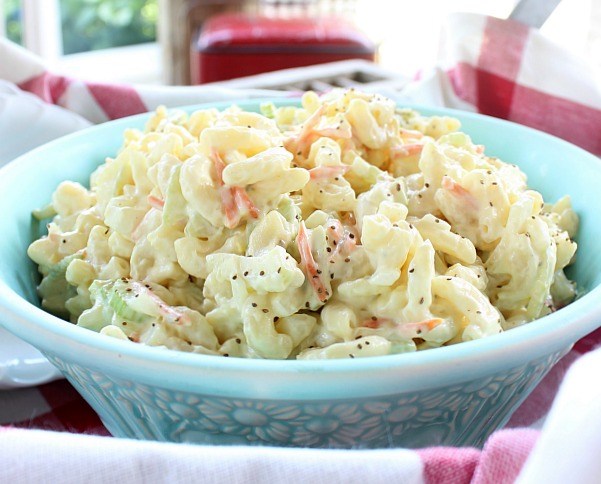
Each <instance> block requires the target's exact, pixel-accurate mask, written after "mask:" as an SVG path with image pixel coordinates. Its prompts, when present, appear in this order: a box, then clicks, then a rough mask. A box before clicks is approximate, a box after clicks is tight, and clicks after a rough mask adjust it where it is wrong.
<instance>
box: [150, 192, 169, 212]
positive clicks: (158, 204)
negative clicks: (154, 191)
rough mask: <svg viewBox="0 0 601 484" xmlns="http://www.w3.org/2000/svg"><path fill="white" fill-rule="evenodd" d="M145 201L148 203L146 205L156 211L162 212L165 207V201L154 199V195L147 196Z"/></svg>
mask: <svg viewBox="0 0 601 484" xmlns="http://www.w3.org/2000/svg"><path fill="white" fill-rule="evenodd" d="M146 201H147V202H148V205H150V206H151V207H154V208H156V209H158V210H162V209H163V207H164V206H165V200H161V199H160V198H158V197H155V196H154V195H148V198H147V199H146Z"/></svg>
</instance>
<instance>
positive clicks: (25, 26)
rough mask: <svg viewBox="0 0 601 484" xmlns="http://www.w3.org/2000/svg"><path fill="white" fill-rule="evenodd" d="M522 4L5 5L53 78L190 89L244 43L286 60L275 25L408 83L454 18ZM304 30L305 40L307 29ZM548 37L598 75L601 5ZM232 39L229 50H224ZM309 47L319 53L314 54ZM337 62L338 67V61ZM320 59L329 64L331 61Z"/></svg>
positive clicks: (192, 0)
mask: <svg viewBox="0 0 601 484" xmlns="http://www.w3.org/2000/svg"><path fill="white" fill-rule="evenodd" d="M549 1H551V0H549ZM517 3H518V2H517V0H495V1H492V0H491V1H481V0H421V1H419V2H417V1H406V0H397V1H394V2H393V1H389V0H330V1H325V0H314V1H311V0H288V1H285V0H249V1H243V0H221V1H209V0H0V36H6V37H8V38H9V39H11V40H13V41H14V42H17V43H19V44H21V45H23V46H25V47H26V48H28V49H29V50H31V51H33V52H34V53H36V54H37V55H39V56H41V57H42V58H44V59H45V60H46V61H47V62H48V63H49V65H50V66H51V68H52V69H54V70H55V71H57V72H60V73H63V74H66V75H72V76H76V77H79V78H84V79H90V80H94V81H98V82H100V81H111V82H133V83H147V84H191V83H200V82H207V81H210V80H220V79H219V78H203V75H202V74H199V63H200V64H202V62H206V61H207V59H208V58H209V57H211V56H212V57H211V59H212V62H219V61H220V62H226V61H224V58H219V57H215V55H216V54H217V55H219V54H222V53H224V52H225V51H224V50H223V49H225V48H230V50H231V47H232V44H231V42H232V39H234V41H233V42H234V43H236V42H238V44H237V45H235V48H236V49H238V51H240V50H241V49H246V48H255V51H253V52H254V53H257V54H260V55H263V56H264V55H265V53H267V50H266V49H269V48H271V49H272V50H273V49H277V47H276V45H275V44H279V45H280V47H279V48H280V51H277V52H270V53H271V54H279V55H280V57H286V55H289V54H290V51H289V47H286V46H289V45H291V44H290V42H292V41H293V40H294V39H291V38H289V37H293V36H294V35H296V34H298V32H296V34H295V33H294V29H288V31H284V32H282V31H281V30H279V31H274V28H275V27H274V24H273V19H276V20H278V21H289V19H290V18H296V19H298V18H305V19H315V18H320V19H324V18H325V19H326V20H327V19H329V20H327V22H329V24H328V23H327V22H326V23H325V24H323V23H322V24H320V25H319V26H318V27H316V26H315V25H312V28H313V33H312V35H313V38H312V39H308V40H307V39H306V38H305V40H304V41H305V48H307V49H312V48H313V49H315V48H317V49H318V50H319V52H320V53H321V54H324V52H325V50H324V44H325V43H327V42H328V41H331V42H332V46H331V47H332V49H334V50H336V52H334V50H332V49H330V50H329V51H327V52H325V53H326V54H328V55H330V54H337V55H338V57H339V58H343V57H345V56H346V57H363V58H369V57H370V56H371V57H373V58H374V59H375V60H376V61H377V63H378V64H379V65H381V66H382V67H383V68H385V69H387V70H389V71H391V72H393V73H395V74H398V75H399V76H404V77H407V78H411V77H413V76H414V75H415V74H416V72H418V71H419V70H420V69H422V68H425V67H428V66H430V65H432V64H434V63H435V62H436V55H437V51H438V46H439V40H440V30H441V26H442V24H443V22H444V19H445V18H446V17H447V16H448V15H449V14H450V13H452V12H455V11H463V12H474V13H481V14H487V15H492V16H496V17H500V18H507V17H508V16H509V15H510V14H511V13H512V11H513V10H514V8H515V7H516V4H517ZM228 13H229V14H232V13H233V14H243V15H246V16H248V15H252V16H260V17H261V18H267V19H270V20H269V22H271V23H268V24H262V25H261V26H260V29H259V30H261V29H262V30H261V31H260V32H259V33H257V26H256V25H255V26H254V30H253V28H250V30H249V29H247V30H246V31H245V32H240V28H239V25H240V24H239V17H234V20H233V22H234V25H233V27H232V22H231V21H230V23H229V24H228V23H227V21H225V20H224V21H222V22H221V23H218V22H215V18H216V17H217V18H219V17H223V16H224V14H228ZM335 19H344V20H345V22H347V21H348V25H349V26H351V27H348V26H347V27H346V28H342V27H341V24H340V22H339V21H338V20H335ZM226 20H227V19H226ZM230 20H231V19H230ZM211 22H213V23H211ZM236 22H238V23H236ZM345 25H346V24H345ZM297 28H298V29H305V31H306V25H305V26H302V25H301V26H298V25H297ZM232 29H233V30H232ZM324 29H325V30H328V29H333V30H334V31H336V32H335V33H336V35H337V36H338V37H336V38H335V39H334V38H331V37H328V36H327V35H325V37H324ZM276 30H277V29H276ZM541 31H542V32H543V33H545V34H546V35H547V37H549V38H551V39H552V40H555V41H556V42H558V43H561V44H562V45H564V46H565V47H567V48H568V49H569V50H571V51H572V52H574V53H575V54H577V55H579V56H582V57H583V58H585V59H586V60H587V62H588V63H590V64H591V65H592V66H593V67H594V68H595V69H598V70H601V0H563V1H562V2H560V4H559V6H558V7H557V8H556V9H555V11H554V12H553V14H552V15H551V16H550V17H549V18H548V19H547V20H546V21H545V22H544V24H543V25H542V27H541ZM256 35H259V36H262V35H263V36H266V42H267V45H266V44H261V45H260V46H259V47H260V48H259V47H257V45H254V44H253V43H256V42H257V38H256ZM305 35H306V34H305ZM228 36H229V37H228ZM270 36H271V37H270ZM227 38H229V39H230V44H228V45H229V47H228V46H227V45H225V44H224V39H225V42H226V43H227ZM236 39H237V40H236ZM311 40H313V41H315V42H316V43H318V44H320V45H319V46H318V47H316V45H315V44H311V42H310V41H311ZM259 43H260V42H259ZM250 44H252V45H250ZM309 44H311V45H309ZM501 47H502V46H501ZM220 49H221V50H220ZM228 52H229V51H228ZM341 55H342V57H340V56H341ZM335 57H336V56H334V57H332V58H331V60H339V59H338V58H335ZM322 58H323V59H324V60H329V58H327V56H326V57H322ZM228 62H229V61H228ZM284 67H288V66H284ZM205 72H206V71H205ZM240 72H242V73H243V74H244V71H240ZM228 75H229V74H228V73H221V74H219V76H222V77H223V76H228ZM219 76H218V77H219Z"/></svg>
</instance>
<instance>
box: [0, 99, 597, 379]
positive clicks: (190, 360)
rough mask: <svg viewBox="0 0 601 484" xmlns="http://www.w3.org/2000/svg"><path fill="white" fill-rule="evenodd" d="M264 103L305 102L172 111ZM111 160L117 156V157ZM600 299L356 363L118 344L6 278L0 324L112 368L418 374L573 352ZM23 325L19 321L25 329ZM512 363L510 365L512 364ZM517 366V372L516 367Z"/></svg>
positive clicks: (588, 297)
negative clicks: (143, 365)
mask: <svg viewBox="0 0 601 484" xmlns="http://www.w3.org/2000/svg"><path fill="white" fill-rule="evenodd" d="M393 100H394V101H395V102H396V104H397V106H398V107H400V108H410V109H415V110H417V111H418V112H420V113H422V114H425V115H443V116H453V117H457V118H459V119H460V120H463V119H469V120H471V121H476V122H480V121H482V122H486V123H492V124H498V123H500V124H501V125H502V126H507V127H510V128H512V129H519V130H520V131H525V132H526V133H528V134H529V135H532V136H535V137H539V138H541V139H542V140H547V141H548V142H552V143H559V144H560V145H562V146H564V147H565V148H567V149H570V150H573V151H574V152H575V153H577V154H579V155H580V156H585V157H588V158H590V160H591V162H593V163H601V160H599V159H598V158H597V157H596V156H594V155H593V154H591V153H589V152H588V151H586V150H584V149H582V148H580V147H578V146H576V145H574V144H572V143H570V142H568V141H565V140H563V139H561V138H558V137H556V136H554V135H551V134H548V133H545V132H542V131H539V130H537V129H534V128H530V127H527V126H523V125H520V124H518V123H514V122H511V121H507V120H504V119H500V118H495V117H493V116H488V115H483V114H479V113H475V112H470V111H462V110H459V109H453V108H446V107H436V106H425V105H420V104H415V103H406V102H403V101H400V100H396V99H393ZM264 102H273V103H274V104H275V105H276V106H281V105H298V103H299V102H300V99H298V98H293V97H290V98H257V99H245V100H232V101H221V102H215V103H211V102H210V103H200V104H190V105H186V106H181V107H174V108H169V110H174V109H178V110H179V109H181V110H185V111H187V112H191V111H194V110H198V109H208V108H216V109H225V108H227V107H229V106H231V105H237V106H240V107H241V108H243V109H249V107H251V106H252V107H254V108H255V110H256V108H258V107H259V106H260V104H261V103H264ZM153 112H154V111H149V112H146V113H141V114H137V115H134V116H129V117H126V118H121V119H117V120H113V121H109V122H106V123H102V124H99V125H95V126H91V127H89V128H85V129H83V130H81V131H77V132H75V133H72V134H69V135H66V136H63V137H60V138H57V139H56V140H53V141H50V142H48V143H45V144H43V145H41V146H40V147H37V148H35V149H34V150H31V151H29V152H28V153H25V154H24V155H21V156H20V157H18V158H16V159H15V160H13V161H12V162H9V163H8V164H6V165H5V166H4V167H2V168H0V186H1V185H2V183H3V180H5V179H6V178H8V177H9V176H10V175H11V173H12V172H13V171H18V170H19V169H21V168H23V167H24V166H25V165H26V164H27V163H31V162H30V161H28V160H32V159H33V158H34V157H35V156H36V155H38V154H41V153H44V152H45V151H47V150H49V149H55V148H57V147H60V146H61V145H64V144H70V143H72V142H74V141H77V140H78V139H79V138H84V139H86V138H89V137H91V136H93V135H94V134H96V133H97V132H98V131H105V130H114V131H117V132H118V134H119V135H120V136H122V133H123V130H124V129H125V127H132V125H133V124H134V123H140V122H142V121H144V120H145V119H147V118H148V117H149V116H151V115H152V113H153ZM107 156H110V154H108V155H107ZM596 300H601V285H599V286H596V287H594V288H593V289H591V290H590V291H588V292H587V293H586V294H584V295H582V296H581V297H579V298H578V299H577V300H575V301H574V302H572V303H571V304H569V305H568V306H566V307H564V308H562V309H561V310H559V311H557V312H554V313H552V314H549V315H547V316H544V317H542V318H540V319H538V320H535V321H532V322H530V323H528V324H525V325H523V326H520V327H517V328H513V329H511V330H508V331H505V332H503V333H500V334H498V335H494V336H492V337H488V338H482V339H479V340H475V341H467V342H463V343H461V344H456V345H450V346H445V347H440V348H435V349H432V350H428V351H418V352H411V353H402V354H394V355H384V356H370V357H365V358H354V359H328V360H270V359H250V358H238V357H230V358H224V357H215V356H214V355H203V354H197V353H187V352H181V351H175V350H164V349H162V348H155V347H150V346H145V345H140V344H131V343H130V342H128V341H120V340H117V339H115V338H111V337H108V336H104V335H100V334H98V333H96V332H94V331H91V330H89V329H85V328H81V327H78V326H75V325H74V324H72V323H70V322H68V321H64V320H62V319H60V318H58V317H56V316H53V315H52V314H50V313H47V312H45V311H44V310H42V309H41V308H39V307H38V306H36V305H34V304H32V303H29V302H28V301H27V300H25V299H24V298H22V297H21V296H19V295H18V294H17V293H16V292H15V291H14V290H13V289H12V288H10V287H9V286H8V285H7V284H6V282H5V281H3V280H0V307H2V308H3V309H4V310H5V311H4V312H5V317H4V318H2V320H0V325H2V326H4V327H5V328H6V329H8V330H9V331H11V332H13V333H14V334H16V335H17V336H19V337H21V338H22V339H24V340H26V341H28V342H29V343H31V344H33V345H34V346H36V347H37V348H38V349H40V350H41V351H42V352H50V353H53V352H54V351H55V350H53V349H52V348H50V347H48V345H47V344H45V342H44V338H45V337H47V336H49V335H54V336H55V337H61V338H65V341H66V342H68V344H69V346H70V347H72V348H73V350H74V351H75V352H77V351H80V352H81V351H84V352H86V351H89V350H90V349H94V350H97V351H98V352H100V354H98V355H95V356H92V355H91V358H92V359H93V360H94V361H96V363H97V364H99V365H104V363H106V362H104V361H102V360H98V358H100V357H101V356H102V354H106V353H110V354H117V355H121V356H128V357H131V358H134V359H136V360H139V361H153V362H156V363H160V364H164V365H174V364H175V365H178V366H183V367H190V368H195V369H203V368H204V369H206V368H212V369H215V370H223V371H237V372H242V373H254V372H256V371H260V372H267V373H280V374H282V373H283V374H291V373H298V372H307V371H308V372H321V371H324V370H327V372H328V373H347V372H357V371H359V372H361V371H367V372H372V371H374V370H385V369H390V368H392V367H394V368H395V369H403V368H404V369H407V370H411V369H412V368H415V367H416V365H425V366H428V367H432V366H435V367H438V368H440V367H441V366H445V365H447V366H448V365H449V362H457V363H460V364H461V365H463V366H467V365H474V364H477V365H481V364H482V362H483V358H485V359H486V358H490V356H491V355H493V356H496V357H499V358H505V359H508V358H507V351H508V350H510V351H515V353H516V354H517V353H518V350H520V351H527V352H529V354H530V356H531V358H529V359H534V358H535V357H536V356H540V357H542V356H544V355H547V354H549V353H550V349H553V348H554V349H555V350H557V351H559V350H561V349H562V348H565V347H569V346H571V345H572V344H573V342H575V341H576V340H577V339H579V338H580V337H582V336H585V335H586V334H588V333H590V332H591V331H593V330H595V329H596V328H598V327H599V326H601V304H596V303H595V301H596ZM575 320H578V321H579V324H578V325H575V324H573V323H572V321H575ZM7 321H8V322H7ZM17 321H18V322H19V323H17ZM546 325H549V326H553V331H544V329H543V326H546ZM34 327H38V329H40V328H41V329H42V330H43V331H37V332H34V333H33V334H32V333H29V332H28V329H27V328H34ZM533 342H536V343H537V345H538V346H534V347H532V346H533ZM57 353H58V352H57ZM75 354H76V353H73V355H75ZM516 361H517V360H516ZM506 363H507V362H506ZM507 364H508V365H510V362H509V363H507ZM485 366H486V365H483V367H482V368H483V369H484V367H485ZM510 366H515V363H514V364H513V365H510Z"/></svg>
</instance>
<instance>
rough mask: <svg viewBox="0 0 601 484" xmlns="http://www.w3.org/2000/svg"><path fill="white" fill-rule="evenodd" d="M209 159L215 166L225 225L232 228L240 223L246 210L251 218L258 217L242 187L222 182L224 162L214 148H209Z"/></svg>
mask: <svg viewBox="0 0 601 484" xmlns="http://www.w3.org/2000/svg"><path fill="white" fill-rule="evenodd" d="M210 158H211V161H212V162H213V165H214V166H215V172H216V173H217V179H218V180H219V185H220V187H221V188H220V190H219V195H220V196H221V203H222V204H223V210H224V212H225V219H226V227H227V228H230V229H232V228H234V227H235V226H236V225H238V224H239V223H240V218H241V216H242V212H243V211H247V212H248V214H249V215H250V216H251V217H252V218H258V217H259V210H258V209H257V207H256V206H255V205H254V203H253V202H252V200H251V199H250V197H249V196H248V193H246V190H245V189H244V188H243V187H230V186H227V185H225V183H224V182H223V170H224V169H225V163H224V162H223V160H222V159H221V156H220V155H219V153H218V152H217V150H216V149H215V148H212V149H211V157H210Z"/></svg>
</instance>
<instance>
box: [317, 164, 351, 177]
mask: <svg viewBox="0 0 601 484" xmlns="http://www.w3.org/2000/svg"><path fill="white" fill-rule="evenodd" d="M350 169H351V167H350V166H349V165H322V166H316V167H315V168H311V169H310V170H309V176H310V177H311V180H328V179H330V178H334V177H335V176H340V175H344V174H346V173H347V172H348V171H349V170H350Z"/></svg>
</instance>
